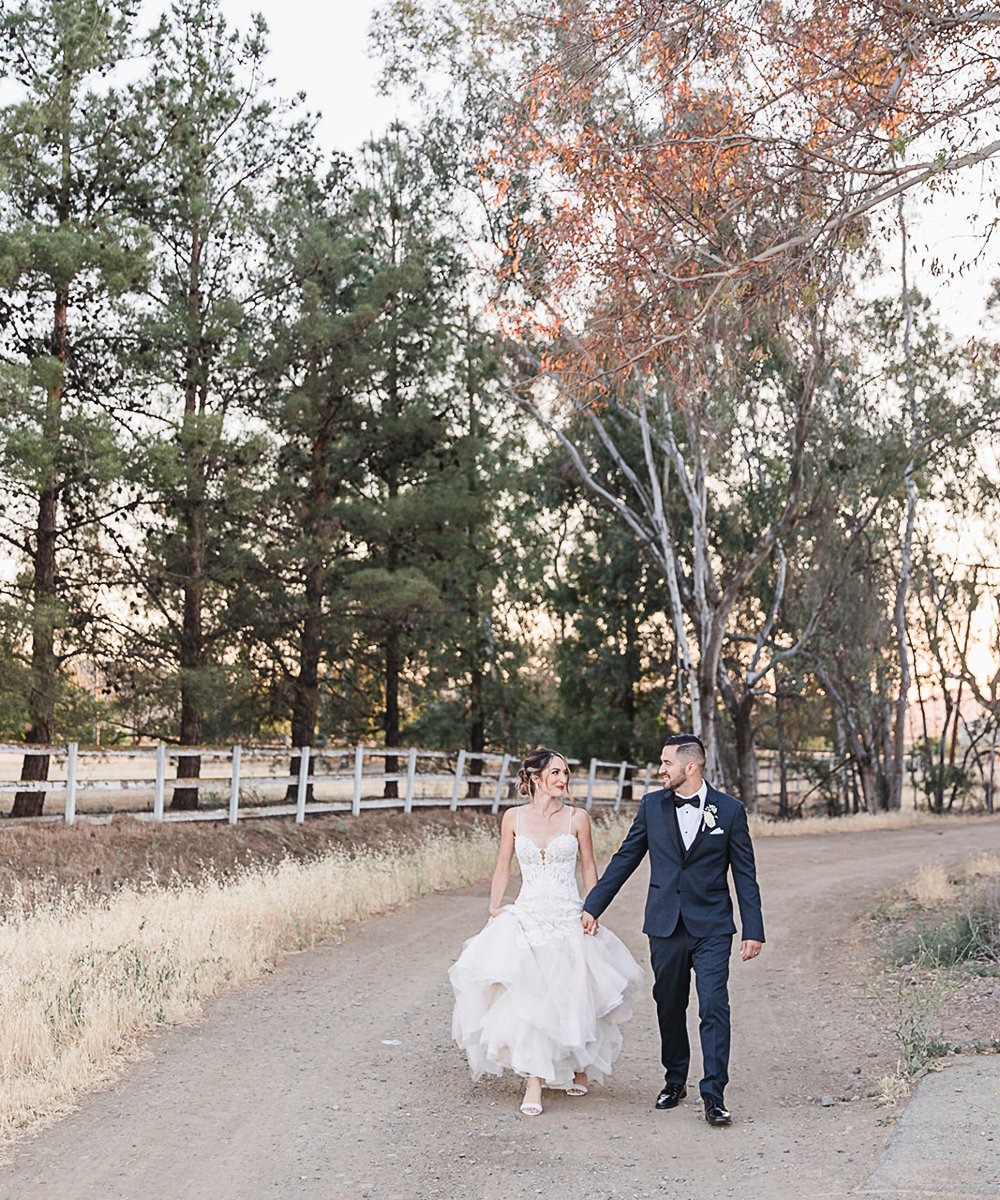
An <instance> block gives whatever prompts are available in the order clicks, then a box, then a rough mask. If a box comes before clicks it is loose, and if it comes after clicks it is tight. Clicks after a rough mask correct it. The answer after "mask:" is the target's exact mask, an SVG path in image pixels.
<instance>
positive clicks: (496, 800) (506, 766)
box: [490, 754, 510, 813]
mask: <svg viewBox="0 0 1000 1200" xmlns="http://www.w3.org/2000/svg"><path fill="white" fill-rule="evenodd" d="M509 770H510V755H509V754H505V755H504V756H503V762H502V763H501V764H500V776H499V778H498V779H497V790H496V794H495V795H494V797H493V807H492V808H491V809H490V812H494V813H495V812H499V811H500V798H501V796H503V787H504V784H505V783H506V782H507V772H508V771H509Z"/></svg>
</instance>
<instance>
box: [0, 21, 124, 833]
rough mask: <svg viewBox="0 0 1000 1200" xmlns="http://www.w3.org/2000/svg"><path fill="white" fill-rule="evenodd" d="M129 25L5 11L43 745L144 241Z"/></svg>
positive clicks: (6, 346)
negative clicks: (138, 208)
mask: <svg viewBox="0 0 1000 1200" xmlns="http://www.w3.org/2000/svg"><path fill="white" fill-rule="evenodd" d="M133 17H134V6H133V5H132V4H130V3H128V2H127V0H125V2H119V0H33V2H29V3H20V4H13V5H7V6H6V7H5V10H4V11H3V13H2V14H0V65H2V68H3V72H4V74H5V75H6V76H7V83H8V95H9V96H10V97H11V99H10V100H9V101H8V102H7V103H6V104H5V105H4V107H3V109H2V110H0V305H2V310H3V326H4V332H3V335H2V347H3V356H4V359H5V361H6V363H7V370H6V371H5V372H4V376H3V385H2V388H3V394H2V397H0V414H2V425H0V471H2V473H3V477H4V481H5V485H6V488H7V490H8V491H9V493H10V497H11V499H10V502H9V505H8V506H7V507H6V511H5V513H4V528H3V531H2V536H3V538H4V540H5V542H6V544H7V545H8V547H10V548H11V549H12V551H13V554H14V556H15V563H16V565H17V567H18V568H19V570H18V574H17V576H16V578H15V579H14V580H13V582H12V583H11V584H10V588H9V590H10V592H11V594H12V598H13V604H14V609H15V610H16V611H18V612H22V613H25V614H27V616H26V619H25V620H24V622H23V639H18V642H17V652H18V653H22V652H23V653H26V654H27V656H28V673H27V674H28V694H27V697H26V704H25V708H26V717H27V729H26V732H25V739H26V741H28V742H29V743H36V744H39V745H47V744H49V743H51V742H52V741H53V739H54V737H55V734H56V728H57V724H56V722H57V712H56V705H57V699H58V697H59V695H60V691H61V689H64V688H65V687H67V686H68V685H67V683H66V680H65V679H64V678H63V676H62V674H61V666H62V664H63V663H64V662H65V661H66V659H67V658H69V657H71V656H72V655H73V654H75V653H78V652H80V650H81V649H82V648H84V647H86V648H87V649H88V651H89V652H90V653H91V654H92V653H93V643H94V640H95V637H96V636H97V629H98V626H99V624H100V613H99V599H100V592H101V587H102V583H103V582H104V580H103V579H102V575H104V574H105V571H106V567H107V563H106V558H105V554H106V550H107V546H106V542H105V540H104V539H103V538H102V536H101V535H102V529H103V526H104V523H105V521H106V520H107V519H108V517H109V515H110V514H111V513H112V512H113V511H114V509H115V508H116V507H118V506H119V504H120V503H122V501H118V500H116V498H115V496H114V495H113V494H112V491H113V485H115V484H116V482H117V481H118V480H119V479H120V467H121V464H120V456H119V449H120V447H119V440H120V439H119V436H118V424H117V421H116V415H117V414H116V412H115V394H116V390H117V388H118V387H119V386H120V382H121V370H120V367H119V365H118V362H117V360H116V356H115V354H114V352H113V351H112V349H111V343H112V342H113V341H114V336H115V329H114V321H113V317H112V315H111V313H110V312H109V309H110V306H111V303H112V301H113V299H114V298H115V297H121V296H124V295H127V294H128V293H130V292H132V291H135V290H137V289H138V288H139V287H140V286H141V284H142V281H143V279H144V276H145V275H146V271H147V249H148V247H147V245H146V238H145V235H144V233H143V230H142V228H141V225H140V223H139V222H137V221H136V219H135V218H134V215H132V214H130V213H129V211H128V206H127V204H126V203H124V202H123V201H124V197H125V195H126V194H127V192H128V190H129V188H130V184H131V180H132V178H133V177H134V172H135V170H136V166H137V161H136V145H135V143H136V121H135V114H134V112H133V111H132V108H131V106H130V104H129V101H128V99H127V98H126V97H124V96H123V95H122V94H121V92H120V90H119V89H117V88H115V87H112V86H111V85H110V84H109V82H108V77H109V75H110V74H111V73H112V72H113V71H114V70H115V68H116V67H118V66H120V64H121V63H122V62H123V61H124V59H125V58H126V57H127V55H128V53H129V48H130V36H131V23H132V20H133ZM27 644H30V649H26V646H27ZM48 767H49V760H48V757H47V756H45V755H37V756H31V757H26V758H25V762H24V766H23V769H22V778H23V779H25V780H34V781H39V780H44V779H46V778H47V777H48ZM44 799H45V796H44V792H42V791H25V792H19V793H17V795H16V797H15V801H14V809H13V812H14V814H15V815H33V814H37V813H40V812H41V811H42V805H43V802H44Z"/></svg>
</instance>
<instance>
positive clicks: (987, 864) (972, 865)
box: [965, 851, 1000, 879]
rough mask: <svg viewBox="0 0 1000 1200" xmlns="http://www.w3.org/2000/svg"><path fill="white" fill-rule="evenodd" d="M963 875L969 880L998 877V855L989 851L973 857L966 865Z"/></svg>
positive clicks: (999, 858)
mask: <svg viewBox="0 0 1000 1200" xmlns="http://www.w3.org/2000/svg"><path fill="white" fill-rule="evenodd" d="M965 873H966V875H967V876H968V877H970V878H977V879H995V878H996V877H997V876H998V875H1000V855H997V854H992V853H990V852H989V851H983V853H982V854H975V855H973V856H972V858H970V859H969V861H968V863H967V864H966V868H965Z"/></svg>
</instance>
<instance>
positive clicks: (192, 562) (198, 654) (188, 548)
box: [170, 228, 207, 809]
mask: <svg viewBox="0 0 1000 1200" xmlns="http://www.w3.org/2000/svg"><path fill="white" fill-rule="evenodd" d="M201 252H202V248H201V237H200V234H199V232H198V230H197V228H195V229H194V230H193V231H192V236H191V252H190V259H189V262H188V297H187V303H188V315H189V319H190V327H189V330H188V338H189V341H188V346H187V362H186V371H185V375H186V378H185V382H184V420H183V423H182V425H181V447H182V452H183V455H184V460H185V469H186V471H187V479H186V481H185V496H184V524H185V528H184V617H183V623H182V626H181V639H180V655H179V658H180V690H181V729H180V744H181V745H182V746H200V745H201V744H202V741H203V740H204V736H205V734H204V702H203V691H204V676H203V671H204V666H205V644H204V632H203V628H202V610H203V605H204V598H205V496H204V477H203V473H204V463H203V458H204V448H203V446H202V439H203V433H202V430H201V429H200V427H199V423H198V417H199V416H204V408H205V402H206V398H207V386H206V382H205V379H204V378H203V376H204V364H203V362H202V361H201V357H200V353H199V344H198V342H199V334H198V332H197V331H199V330H200V328H201V316H202V312H201V310H202V295H201V285H200V270H201ZM199 398H200V401H201V403H200V405H199ZM199 408H200V412H199ZM200 776H201V756H200V755H197V754H193V755H185V756H184V757H183V758H180V759H178V760H177V778H178V779H198V778H199V777H200ZM170 807H171V808H175V809H193V808H197V807H198V789H197V788H196V787H175V788H174V795H173V799H172V800H171V802H170Z"/></svg>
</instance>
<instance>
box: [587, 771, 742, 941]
mask: <svg viewBox="0 0 1000 1200" xmlns="http://www.w3.org/2000/svg"><path fill="white" fill-rule="evenodd" d="M709 805H714V807H715V826H714V828H710V827H709V826H708V825H707V824H706V823H705V822H704V821H703V822H702V824H701V828H700V829H699V830H698V833H697V836H696V837H695V839H694V841H693V842H692V843H691V849H690V850H688V851H687V852H686V853H685V850H684V843H683V841H682V840H681V834H680V829H679V828H678V825H677V812H676V809H675V807H674V794H673V792H670V791H665V790H663V789H662V788H661V789H660V790H659V791H656V792H648V793H647V794H646V795H645V796H643V798H642V800H641V802H640V804H639V811H638V812H637V813H636V815H635V820H634V821H633V822H632V828H631V829H630V830H629V831H628V835H627V836H626V838H625V840H624V842H622V844H621V846H620V847H619V848H618V850H617V851H616V852H615V855H614V857H613V858H612V859H611V861H610V862H609V863H608V865H607V868H606V869H605V871H604V874H603V875H602V876H601V878H600V879H599V880H598V881H597V883H596V884H595V886H594V887H593V888H591V890H590V891H589V892H588V893H587V898H586V900H585V901H584V902H583V907H584V910H585V911H586V912H589V913H590V914H591V915H592V916H595V917H599V916H600V915H601V913H603V912H604V910H605V909H606V908H607V907H608V905H609V904H610V903H611V901H612V900H613V899H614V898H615V896H617V894H618V891H619V889H620V888H621V886H622V884H623V883H624V882H625V880H626V879H628V877H629V876H630V875H631V874H632V872H633V871H634V870H635V869H636V867H637V866H638V865H639V863H641V862H642V860H643V858H644V857H645V856H646V854H647V852H648V854H649V892H648V894H647V896H646V916H645V921H644V922H643V926H642V931H643V933H645V934H649V935H650V936H651V937H669V936H670V935H671V934H672V933H673V932H674V930H675V929H676V928H677V918H678V917H682V918H683V919H684V925H685V927H686V928H687V929H688V931H689V932H690V933H691V934H692V935H693V936H694V937H712V936H714V935H716V934H733V933H735V932H736V925H735V923H734V921H733V902H732V898H731V897H730V894H729V881H728V875H729V873H730V871H731V872H732V876H733V883H734V885H735V887H736V900H737V903H738V904H739V907H740V919H741V922H742V925H743V940H744V941H747V940H753V941H757V942H762V941H763V940H764V919H763V916H762V915H761V909H760V889H759V888H758V886H757V872H756V868H755V865H754V857H753V845H752V844H751V841H750V830H749V828H748V826H747V814H746V809H745V808H744V807H743V805H742V804H741V803H740V802H739V800H736V799H735V798H734V797H732V796H727V795H726V793H725V792H720V791H717V790H716V789H715V788H713V787H712V786H711V784H710V785H709V787H708V796H707V797H706V799H705V807H706V810H707V808H708V806H709Z"/></svg>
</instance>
